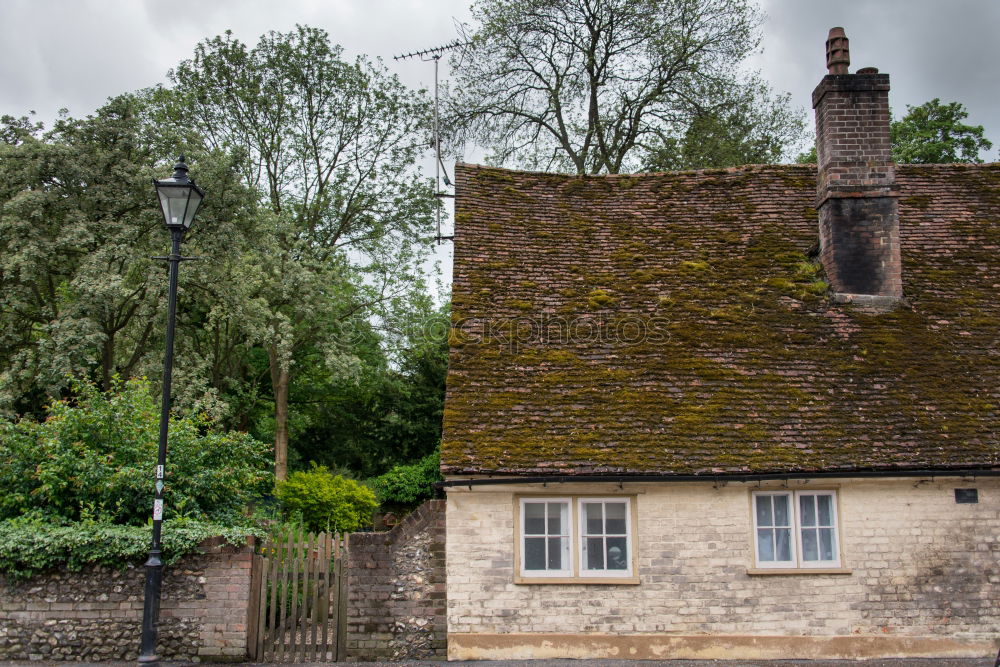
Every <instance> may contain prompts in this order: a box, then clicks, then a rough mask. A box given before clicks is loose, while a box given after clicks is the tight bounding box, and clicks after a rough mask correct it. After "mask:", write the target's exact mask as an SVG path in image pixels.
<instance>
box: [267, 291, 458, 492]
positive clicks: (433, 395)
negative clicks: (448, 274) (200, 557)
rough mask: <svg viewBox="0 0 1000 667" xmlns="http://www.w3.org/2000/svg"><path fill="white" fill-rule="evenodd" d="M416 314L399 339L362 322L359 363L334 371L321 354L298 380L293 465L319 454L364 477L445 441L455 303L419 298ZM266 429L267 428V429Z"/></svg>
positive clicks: (325, 460)
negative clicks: (333, 373) (351, 369)
mask: <svg viewBox="0 0 1000 667" xmlns="http://www.w3.org/2000/svg"><path fill="white" fill-rule="evenodd" d="M410 309H411V310H410V312H411V314H412V319H411V321H410V322H409V323H404V326H403V327H402V330H401V331H400V332H399V334H398V336H397V337H396V338H395V339H394V340H392V347H391V348H389V350H393V349H394V350H395V354H394V355H393V356H390V355H389V354H388V353H387V349H386V348H387V345H386V344H385V342H384V341H385V338H386V336H387V334H386V333H383V334H382V335H378V333H377V332H375V331H374V330H368V331H366V330H364V329H362V328H361V327H358V328H356V329H355V343H354V346H353V351H354V354H355V355H357V358H358V361H359V363H358V366H357V368H356V370H355V372H354V373H352V374H351V375H346V376H331V374H330V373H329V372H328V371H327V370H326V368H325V367H324V365H323V363H322V359H319V358H318V355H313V356H312V357H311V358H312V359H313V360H314V361H311V362H310V361H309V360H308V359H309V358H307V357H305V356H303V362H302V366H303V367H302V368H301V369H300V371H299V373H298V374H297V376H296V378H295V381H294V382H293V384H292V388H291V396H290V403H291V406H292V407H293V408H294V417H293V420H292V424H291V433H292V443H293V447H292V449H291V451H290V456H289V461H290V464H291V466H292V468H293V469H296V468H303V467H305V465H306V462H307V461H316V462H317V463H319V464H323V465H326V466H328V467H330V468H335V467H341V466H346V467H348V468H350V469H351V470H353V471H355V472H356V473H357V474H358V476H359V477H362V478H367V477H373V476H375V475H379V474H381V473H383V472H385V471H386V470H388V469H389V468H390V467H391V466H392V465H394V464H397V463H407V462H413V461H416V460H418V459H420V458H422V457H424V456H427V455H428V454H430V453H431V452H433V451H435V450H436V449H437V446H438V443H440V441H441V420H442V412H443V409H444V389H445V374H446V372H447V367H448V342H447V332H448V326H449V321H448V315H447V313H448V309H447V308H443V309H434V308H433V307H432V305H431V304H429V303H421V302H419V301H416V300H415V301H413V302H411V304H410ZM262 435H263V434H262Z"/></svg>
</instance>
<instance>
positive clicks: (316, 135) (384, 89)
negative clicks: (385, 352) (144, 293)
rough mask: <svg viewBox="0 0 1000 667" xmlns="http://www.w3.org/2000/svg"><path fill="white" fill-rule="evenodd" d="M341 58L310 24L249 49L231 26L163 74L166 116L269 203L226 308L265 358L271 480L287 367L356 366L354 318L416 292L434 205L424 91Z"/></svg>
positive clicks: (283, 426) (382, 315)
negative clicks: (169, 101)
mask: <svg viewBox="0 0 1000 667" xmlns="http://www.w3.org/2000/svg"><path fill="white" fill-rule="evenodd" d="M340 56H341V49H340V47H337V46H333V45H331V44H330V43H329V38H328V36H327V34H326V33H325V32H323V31H322V30H317V29H313V28H307V27H299V28H298V29H297V30H296V31H294V32H291V33H287V34H279V33H274V32H272V33H269V34H267V35H264V36H263V37H261V39H260V42H259V43H258V44H257V45H256V46H254V47H253V48H248V47H247V46H246V45H244V44H243V43H241V42H240V41H238V40H236V39H234V38H233V37H232V35H231V34H230V33H227V34H226V35H225V36H220V37H216V38H213V39H210V40H207V41H205V42H203V43H202V44H200V45H198V47H197V49H196V51H195V55H194V58H193V59H191V60H188V61H185V62H183V63H181V64H180V65H179V66H178V67H177V69H176V70H175V71H174V72H172V74H171V78H172V80H173V82H174V84H175V88H174V91H173V92H174V94H175V95H176V97H175V104H174V106H173V108H172V112H173V114H174V115H175V116H176V117H177V118H180V119H183V122H185V123H188V124H190V125H192V126H193V127H195V128H197V129H198V130H199V131H200V132H201V133H202V134H203V135H204V136H205V137H206V142H207V145H208V146H209V147H216V148H224V149H226V150H228V151H236V152H239V153H241V154H243V155H244V156H245V158H244V161H243V165H244V169H243V178H244V182H245V184H246V185H248V186H250V187H253V188H257V189H258V190H259V191H260V192H261V193H262V197H263V200H264V202H265V204H266V207H267V209H268V212H267V215H266V216H264V218H263V219H262V222H261V228H262V229H267V230H269V231H268V233H267V234H264V235H262V237H261V238H260V240H259V248H258V252H257V254H256V258H255V259H256V264H255V265H254V266H247V267H246V271H245V273H244V274H243V275H242V280H241V281H240V284H239V285H238V286H237V290H238V291H239V295H238V298H236V299H234V302H235V303H236V304H238V306H239V310H238V312H235V313H232V314H231V317H233V318H236V319H238V320H239V321H240V323H241V325H242V326H243V327H244V330H245V331H246V332H247V336H248V338H249V340H251V341H254V342H256V343H259V344H260V345H261V346H262V347H263V349H264V350H265V351H266V354H267V365H268V375H269V379H270V388H271V396H272V398H273V401H274V418H273V432H274V449H275V474H276V476H277V477H278V478H279V479H282V478H284V477H285V475H286V472H287V457H288V454H287V453H288V442H289V424H290V419H291V417H290V414H289V405H290V398H289V396H290V391H291V388H292V386H293V377H294V375H295V373H297V372H300V370H299V369H302V368H305V367H306V364H304V363H303V362H304V361H305V360H306V359H308V360H309V361H314V360H316V359H322V360H323V361H324V364H325V367H326V369H327V371H328V372H329V373H330V374H331V375H333V376H350V375H352V374H355V373H356V372H357V369H358V367H359V361H358V358H357V356H356V355H355V354H354V351H353V350H352V348H351V345H350V340H351V338H350V336H351V331H352V329H354V328H355V326H354V325H355V324H356V323H357V322H358V321H359V319H370V318H374V319H377V320H381V321H389V320H391V319H392V318H393V317H395V316H396V314H397V311H398V310H400V309H405V307H406V304H407V302H408V298H409V296H410V295H412V294H413V293H414V292H419V291H421V290H422V288H423V283H422V280H421V278H420V270H419V264H420V261H421V260H422V257H423V255H424V252H425V251H426V247H427V243H426V239H428V238H429V229H430V223H431V219H432V214H433V210H434V207H435V206H436V202H435V201H434V199H433V197H432V196H431V194H430V192H429V189H428V187H427V184H426V183H425V182H423V181H422V180H421V179H420V178H419V176H418V174H417V173H416V172H415V171H414V168H413V165H414V162H415V160H416V158H417V157H418V154H419V151H420V149H421V147H422V143H421V139H420V133H421V132H422V131H423V129H424V127H425V123H426V119H427V116H428V105H427V100H426V96H425V95H423V94H422V93H415V92H411V91H408V90H407V89H406V88H404V87H403V85H402V84H401V83H400V82H399V81H398V79H396V78H395V77H394V76H390V75H389V74H388V73H387V72H386V71H385V70H384V68H382V67H381V66H379V65H373V64H372V63H370V62H368V61H367V60H365V59H363V58H359V59H358V60H356V61H355V62H353V63H348V62H345V61H343V60H341V57H340Z"/></svg>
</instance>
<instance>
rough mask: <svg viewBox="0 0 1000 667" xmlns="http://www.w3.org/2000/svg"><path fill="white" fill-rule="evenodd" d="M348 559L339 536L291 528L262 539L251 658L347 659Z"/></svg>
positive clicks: (254, 574) (254, 594)
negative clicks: (271, 537) (346, 569)
mask: <svg viewBox="0 0 1000 667" xmlns="http://www.w3.org/2000/svg"><path fill="white" fill-rule="evenodd" d="M346 563H347V541H346V538H344V537H342V536H340V535H335V534H328V533H320V534H318V535H314V534H312V533H308V534H306V533H305V532H304V530H301V529H292V530H289V531H287V532H284V533H282V534H279V535H277V536H276V537H275V538H274V539H272V540H267V541H265V542H264V543H263V545H262V546H261V548H260V551H259V553H258V554H256V555H255V556H254V562H253V570H252V575H251V590H250V600H251V605H250V615H249V619H248V621H249V627H248V628H247V629H248V633H249V636H248V637H247V647H248V652H249V654H250V659H251V660H256V661H258V662H332V661H343V660H344V658H345V648H346V645H345V643H344V634H345V633H344V631H345V629H346V616H347V613H346V605H347V594H346V590H345V580H346V577H345V573H344V566H345V564H346Z"/></svg>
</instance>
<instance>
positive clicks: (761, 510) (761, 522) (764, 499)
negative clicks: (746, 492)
mask: <svg viewBox="0 0 1000 667" xmlns="http://www.w3.org/2000/svg"><path fill="white" fill-rule="evenodd" d="M754 497H755V498H756V500H757V525H758V526H772V525H774V524H773V523H772V522H771V496H754Z"/></svg>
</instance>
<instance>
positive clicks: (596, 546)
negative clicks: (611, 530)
mask: <svg viewBox="0 0 1000 667" xmlns="http://www.w3.org/2000/svg"><path fill="white" fill-rule="evenodd" d="M586 549H587V569H588V570H603V569H604V538H601V537H588V538H587V539H586Z"/></svg>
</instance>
